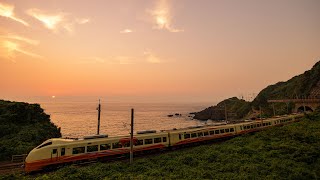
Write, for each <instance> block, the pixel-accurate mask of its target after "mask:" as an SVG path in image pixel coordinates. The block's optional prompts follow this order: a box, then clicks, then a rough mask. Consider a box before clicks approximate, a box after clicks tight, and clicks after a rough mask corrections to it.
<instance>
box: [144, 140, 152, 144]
mask: <svg viewBox="0 0 320 180" xmlns="http://www.w3.org/2000/svg"><path fill="white" fill-rule="evenodd" d="M144 144H152V139H145V140H144Z"/></svg>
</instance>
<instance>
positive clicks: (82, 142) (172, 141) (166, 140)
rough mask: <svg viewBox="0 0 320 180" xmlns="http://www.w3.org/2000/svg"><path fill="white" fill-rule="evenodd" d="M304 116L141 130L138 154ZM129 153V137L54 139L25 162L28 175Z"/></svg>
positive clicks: (137, 139) (136, 137)
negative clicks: (158, 130)
mask: <svg viewBox="0 0 320 180" xmlns="http://www.w3.org/2000/svg"><path fill="white" fill-rule="evenodd" d="M302 117H303V115H302V114H297V115H289V116H282V117H276V118H270V119H264V120H255V121H249V122H243V123H237V124H226V125H219V126H213V125H206V126H198V127H189V128H184V129H173V130H165V131H160V132H156V131H140V132H137V133H136V134H134V138H133V142H134V148H133V151H134V153H135V154H138V153H145V152H149V151H153V150H164V149H170V148H173V149H174V148H175V147H181V146H187V145H193V144H195V143H199V142H204V141H210V140H215V139H221V138H225V137H232V136H237V135H241V134H245V133H250V132H255V131H260V130H263V129H266V128H269V127H272V126H281V125H285V124H288V123H292V122H295V121H298V120H299V119H300V118H302ZM129 152H130V136H129V135H128V136H116V137H108V136H107V135H94V136H86V137H84V138H81V139H70V138H53V139H48V140H46V141H45V142H43V143H42V144H40V145H39V146H37V147H36V148H34V149H33V150H32V151H31V152H30V153H29V154H28V156H27V158H26V160H25V165H24V168H25V172H27V173H29V172H33V171H38V170H43V169H47V168H48V169H50V168H53V167H57V166H61V165H66V164H72V163H78V162H83V161H91V160H101V159H102V160H108V159H111V158H113V157H116V156H122V155H126V154H128V153H129Z"/></svg>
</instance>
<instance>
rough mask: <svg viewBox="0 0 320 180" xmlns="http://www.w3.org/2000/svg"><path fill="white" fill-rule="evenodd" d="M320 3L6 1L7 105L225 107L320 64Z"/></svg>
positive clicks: (0, 35) (1, 32) (1, 90)
mask: <svg viewBox="0 0 320 180" xmlns="http://www.w3.org/2000/svg"><path fill="white" fill-rule="evenodd" d="M319 9H320V1H319V0H306V1H301V0H282V1H279V0H242V1H236V0H202V1H193V0H172V1H169V0H167V1H165V0H159V1H151V0H121V1H119V0H108V1H104V0H91V1H85V0H66V1H62V0H60V1H58V0H46V1H38V0H10V1H9V0H0V24H1V26H0V73H1V74H0V82H1V85H0V99H9V100H10V98H11V97H17V96H24V97H25V96H30V97H31V96H53V95H55V96H56V97H59V96H110V97H112V96H118V97H121V96H126V97H135V96H139V97H145V98H150V97H157V98H158V99H159V98H160V99H161V98H163V99H170V100H172V101H179V100H182V99H183V100H186V99H187V101H188V99H190V101H191V100H192V101H207V102H210V101H218V100H221V99H224V98H227V97H230V96H241V95H243V96H248V95H249V94H252V93H258V92H259V91H260V90H261V89H262V88H264V87H265V86H267V85H269V84H271V83H275V82H278V81H286V80H288V79H289V78H291V77H292V76H294V75H297V74H300V73H303V72H304V71H305V70H307V69H310V68H311V67H312V65H313V64H315V62H317V61H319V60H320V49H319V47H320V33H319V32H320V21H319V18H320V11H319Z"/></svg>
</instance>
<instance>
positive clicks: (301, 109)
mask: <svg viewBox="0 0 320 180" xmlns="http://www.w3.org/2000/svg"><path fill="white" fill-rule="evenodd" d="M305 108H306V111H307V112H313V109H312V108H311V107H309V106H305ZM297 112H304V107H303V106H300V107H299V108H298V109H297Z"/></svg>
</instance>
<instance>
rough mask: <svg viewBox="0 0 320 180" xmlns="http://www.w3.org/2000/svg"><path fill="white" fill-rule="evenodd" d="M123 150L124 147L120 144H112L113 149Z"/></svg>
mask: <svg viewBox="0 0 320 180" xmlns="http://www.w3.org/2000/svg"><path fill="white" fill-rule="evenodd" d="M116 148H122V145H121V144H120V143H119V142H115V143H112V149H116Z"/></svg>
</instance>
